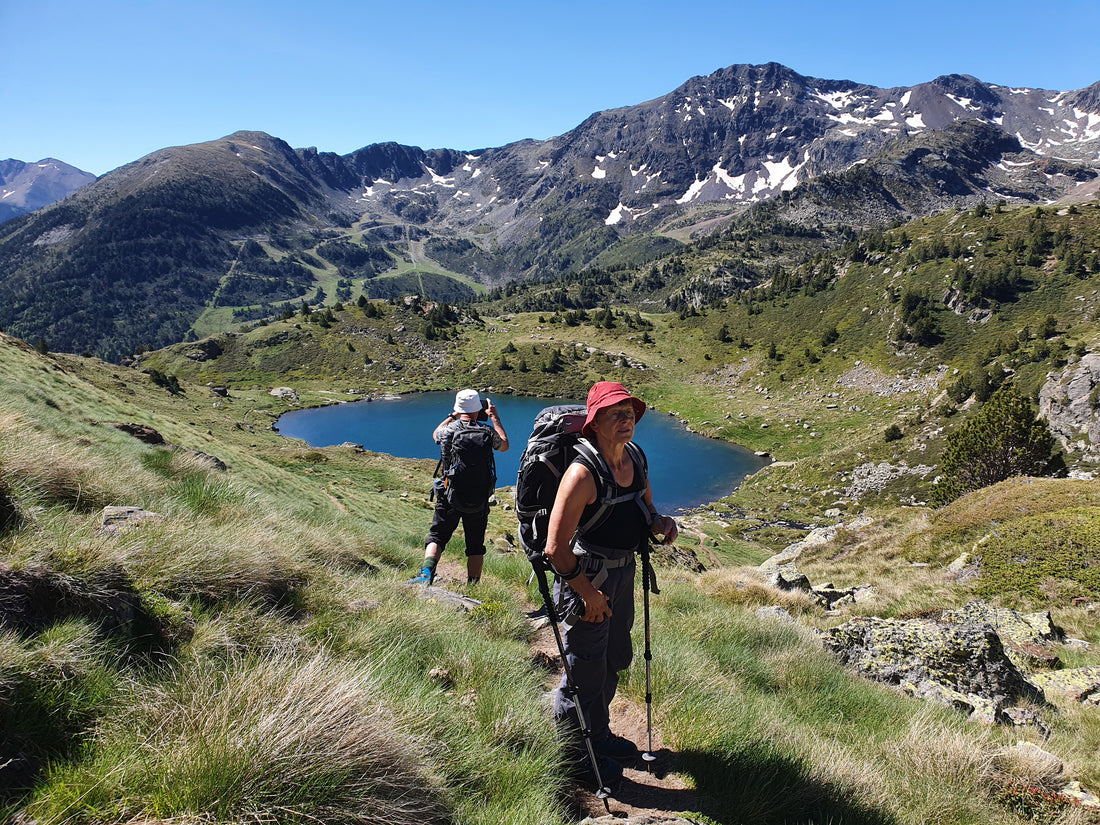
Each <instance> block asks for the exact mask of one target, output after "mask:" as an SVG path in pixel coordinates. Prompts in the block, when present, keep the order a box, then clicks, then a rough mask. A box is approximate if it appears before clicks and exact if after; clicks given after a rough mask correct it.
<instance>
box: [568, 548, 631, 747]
mask: <svg viewBox="0 0 1100 825" xmlns="http://www.w3.org/2000/svg"><path fill="white" fill-rule="evenodd" d="M584 563H586V564H587V565H589V566H595V565H596V564H598V563H599V562H598V560H590V559H585V560H584ZM636 566H637V565H636V564H635V563H634V559H633V557H631V559H630V562H629V563H628V564H627V565H626V566H624V567H617V568H614V569H610V570H607V579H606V580H605V581H604V582H602V583H600V584H597V585H596V586H597V589H599V590H602V591H603V593H604V594H605V595H606V596H607V600H608V602H609V603H610V605H611V618H610V619H604V620H603V621H602V622H586V621H584V620H583V619H581V618H579V617H580V616H582V615H584V601H583V600H582V599H581V598H580V596H578V595H577V594H576V593H575V592H574V591H573V588H571V587H570V586H569V585H568V584H566V583H565V582H563V581H561V580H560V579H558V580H557V581H556V582H555V583H554V601H555V603H556V604H557V606H558V610H559V615H560V616H561V617H562V637H563V641H564V642H565V656H566V659H567V661H568V663H569V667H570V669H571V671H572V674H573V682H574V683H575V686H576V688H577V701H578V702H580V705H581V711H582V712H583V713H584V719H585V721H586V722H587V723H588V727H589V730H591V731H592V738H593V739H594V740H596V741H599V740H601V739H606V738H607V737H608V736H609V735H610V734H611V729H610V727H609V724H608V723H609V720H610V711H609V708H610V707H611V700H612V699H614V698H615V690H616V689H617V688H618V686H619V671H621V670H626V669H627V668H628V667H630V662H631V659H633V657H634V648H633V646H632V645H631V642H630V630H631V628H632V627H633V626H634V571H635V568H636ZM586 575H587V576H588V578H589V580H591V581H593V583H596V582H597V581H598V576H597V575H596V574H595V573H587V572H586ZM566 686H567V682H566V678H565V673H564V672H563V673H562V678H561V684H560V685H559V686H558V690H557V691H556V692H555V694H554V718H555V719H557V721H558V722H559V723H565V724H571V725H573V726H578V721H577V712H576V709H575V707H574V703H573V700H572V699H571V698H570V697H569V696H568V695H567V692H566V691H565V690H564V689H565V688H566Z"/></svg>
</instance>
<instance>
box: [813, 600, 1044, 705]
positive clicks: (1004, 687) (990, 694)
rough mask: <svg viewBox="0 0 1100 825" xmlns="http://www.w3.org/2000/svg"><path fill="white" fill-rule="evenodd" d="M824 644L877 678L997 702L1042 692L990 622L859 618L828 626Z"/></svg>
mask: <svg viewBox="0 0 1100 825" xmlns="http://www.w3.org/2000/svg"><path fill="white" fill-rule="evenodd" d="M824 644H825V646H826V648H827V649H829V650H831V651H832V652H833V653H835V654H836V655H837V657H838V658H840V660H841V661H843V662H844V663H845V664H848V665H849V666H851V667H853V668H855V669H856V670H857V671H858V672H859V673H861V674H863V675H864V676H867V677H868V678H871V679H875V680H876V681H879V682H885V683H887V684H891V685H898V686H902V685H910V686H919V685H921V684H922V683H924V682H933V683H935V684H937V685H941V686H943V687H944V688H949V689H950V690H951V691H955V692H957V693H959V694H962V695H963V696H968V695H969V694H974V695H975V696H978V697H982V698H984V699H989V700H992V701H993V702H999V701H1004V700H1019V699H1026V700H1031V701H1038V702H1041V701H1042V693H1041V691H1039V690H1037V689H1036V688H1035V686H1034V685H1032V684H1030V683H1029V682H1028V681H1027V680H1026V679H1025V678H1024V677H1023V675H1022V674H1021V673H1020V671H1019V669H1017V667H1016V666H1015V665H1014V664H1013V663H1012V661H1011V660H1010V659H1009V658H1008V656H1007V655H1006V654H1005V651H1004V647H1003V646H1002V644H1001V640H1000V638H999V637H998V636H997V633H996V631H994V630H993V628H992V627H990V626H988V625H957V624H949V623H947V622H938V621H932V620H930V619H909V620H901V619H880V618H875V617H858V618H855V619H852V620H851V621H848V622H845V623H844V624H842V625H840V626H839V627H835V628H833V629H832V630H829V631H828V632H827V633H826V634H825V636H824ZM913 690H915V688H913ZM926 692H927V691H926Z"/></svg>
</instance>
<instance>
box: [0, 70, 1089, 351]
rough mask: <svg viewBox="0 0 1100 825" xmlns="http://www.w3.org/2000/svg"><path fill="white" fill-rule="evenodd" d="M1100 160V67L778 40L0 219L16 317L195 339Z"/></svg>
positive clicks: (201, 168)
mask: <svg viewBox="0 0 1100 825" xmlns="http://www.w3.org/2000/svg"><path fill="white" fill-rule="evenodd" d="M1098 174H1100V83H1096V84H1093V85H1092V86H1090V87H1088V88H1086V89H1080V90H1076V91H1063V92H1056V91H1047V90H1038V89H1012V88H1006V87H1001V86H995V85H991V84H987V83H983V82H981V81H979V80H977V79H975V78H973V77H969V76H961V75H948V76H945V77H940V78H937V79H936V80H933V81H931V82H929V83H923V84H920V85H917V86H913V87H911V88H895V89H879V88H876V87H873V86H866V85H861V84H857V83H852V82H850V81H844V80H822V79H818V78H809V77H804V76H802V75H800V74H798V73H796V72H794V71H792V70H791V69H788V68H786V67H784V66H781V65H778V64H774V63H771V64H767V65H763V66H732V67H730V68H727V69H723V70H720V71H718V72H716V73H714V74H712V75H710V76H707V77H697V78H693V79H692V80H689V81H688V82H687V83H685V84H684V85H682V86H681V87H680V88H678V89H676V90H675V91H673V92H671V93H669V94H667V95H665V96H664V97H660V98H657V99H656V100H652V101H649V102H646V103H641V104H639V105H636V106H630V107H625V108H621V109H614V110H609V111H605V112H598V113H596V114H594V115H592V116H591V117H589V118H588V119H587V120H585V121H584V122H583V123H582V124H580V125H579V126H577V127H576V128H575V129H573V130H571V131H570V132H568V133H566V134H564V135H562V136H560V137H555V138H551V139H549V140H545V141H535V140H526V141H520V142H518V143H513V144H509V145H507V146H503V147H499V148H490V149H482V150H478V151H458V150H453V149H438V150H422V149H419V148H416V147H409V146H401V145H398V144H393V143H389V144H376V145H372V146H367V147H365V148H363V149H360V150H358V151H355V152H352V153H350V154H348V155H337V154H334V153H329V152H318V151H317V150H316V149H312V148H310V149H297V150H296V149H292V148H291V147H290V146H288V145H287V144H286V143H285V142H283V141H281V140H279V139H277V138H273V137H271V136H270V135H266V134H263V133H260V132H238V133H236V134H234V135H230V136H229V137H226V138H222V139H220V140H215V141H211V142H209V143H203V144H196V145H192V146H183V147H175V148H170V149H163V150H161V151H158V152H155V153H153V154H151V155H149V156H147V157H145V158H142V159H141V160H139V161H136V162H134V163H131V164H128V165H126V166H123V167H121V168H120V169H117V170H115V171H114V172H111V173H109V174H107V175H104V176H103V177H102V178H100V179H98V180H96V181H95V182H94V183H91V184H89V185H88V186H85V187H83V188H82V189H80V190H79V191H77V192H76V193H75V194H74V195H72V196H71V197H69V198H67V199H65V200H63V201H61V202H59V203H56V204H54V205H52V206H50V207H47V208H45V209H42V210H40V211H38V212H36V213H34V214H32V215H27V216H24V217H22V218H19V219H16V220H12V221H8V222H7V223H6V224H3V225H2V226H0V273H2V274H0V327H3V328H4V330H5V331H8V332H11V333H13V334H15V335H19V336H21V337H24V338H28V339H36V338H38V337H42V338H44V339H46V340H47V341H48V342H49V345H50V346H51V347H53V348H55V349H65V350H76V351H80V350H84V349H87V350H90V351H93V352H95V353H96V354H99V355H103V356H105V357H108V358H112V359H117V358H119V357H121V356H124V355H126V354H128V353H129V352H132V351H133V349H134V348H135V347H137V346H141V345H148V346H161V345H164V344H167V343H171V342H175V341H179V340H181V339H182V338H183V337H184V336H185V335H187V334H188V333H189V331H191V330H193V325H194V324H195V322H196V320H197V319H199V318H200V316H202V317H205V318H206V319H207V321H208V324H209V323H213V321H212V320H211V318H212V316H211V314H210V313H211V311H214V310H217V309H218V308H238V309H241V308H252V309H251V310H248V311H252V312H256V313H262V312H265V311H270V307H271V306H272V305H275V304H277V303H278V302H282V301H292V302H295V301H296V302H300V301H301V300H302V299H303V298H305V299H310V300H312V298H313V297H317V296H316V290H317V287H318V286H321V287H322V288H323V289H324V290H325V293H326V295H327V296H328V297H329V300H330V301H331V300H332V298H333V297H334V296H352V295H355V294H358V293H359V291H360V289H364V290H365V291H366V292H367V293H368V294H371V295H374V296H387V295H392V294H395V293H399V292H401V291H406V290H415V291H423V292H428V293H429V294H434V295H435V297H443V298H448V299H451V298H455V297H461V296H462V295H463V294H471V293H470V288H469V287H468V286H466V285H465V284H464V283H462V280H465V281H466V282H469V281H473V282H476V283H480V284H483V285H487V286H492V285H499V284H502V283H505V282H507V281H510V280H515V279H525V278H531V277H536V278H553V277H556V276H557V275H559V274H561V273H564V272H569V271H576V270H578V269H580V268H583V267H585V266H589V265H591V264H592V263H593V262H597V263H599V262H600V261H601V260H605V259H606V255H607V253H608V251H609V250H614V249H617V248H620V247H624V246H626V245H629V248H630V260H631V261H633V262H635V263H642V262H644V261H645V260H647V259H648V258H653V257H656V256H658V255H661V254H665V253H666V252H667V251H668V250H669V248H670V244H671V245H673V246H675V245H676V243H677V241H676V240H675V239H681V240H682V239H686V238H689V237H691V236H692V235H693V234H694V235H698V234H701V233H705V232H707V231H709V230H710V229H712V228H714V227H716V226H718V225H720V224H722V223H723V222H725V221H727V220H729V219H730V218H732V217H734V216H736V215H739V214H741V213H742V212H744V211H745V210H746V209H751V208H753V207H754V206H755V205H761V204H768V203H770V204H772V208H773V209H774V208H775V207H776V206H778V208H779V210H780V212H781V216H782V217H783V218H784V219H785V220H789V221H794V222H801V223H806V224H816V223H819V222H824V223H832V224H845V225H851V226H854V227H856V228H862V227H869V226H875V225H878V224H882V223H884V222H887V221H892V220H906V219H909V218H912V217H915V216H919V215H924V214H929V213H932V212H935V211H938V210H942V209H944V208H948V207H952V206H972V205H975V204H977V203H979V202H982V201H990V202H993V201H997V200H1005V201H1007V202H1048V201H1054V200H1057V199H1060V198H1066V197H1082V198H1083V197H1091V196H1094V195H1095V193H1096V191H1097V187H1098V183H1097V181H1098ZM432 272H436V273H440V275H439V276H438V277H432V275H431V273H432ZM406 273H411V274H406ZM448 274H453V275H457V276H460V277H459V278H458V279H449V278H448V277H447V275H448ZM204 313H206V315H205V316H204ZM246 316H247V311H246V312H245V315H243V316H242V315H239V316H238V317H246ZM208 324H207V326H208Z"/></svg>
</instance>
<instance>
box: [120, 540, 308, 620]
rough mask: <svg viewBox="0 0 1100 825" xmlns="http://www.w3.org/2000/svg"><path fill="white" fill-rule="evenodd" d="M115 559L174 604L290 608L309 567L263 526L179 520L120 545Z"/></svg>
mask: <svg viewBox="0 0 1100 825" xmlns="http://www.w3.org/2000/svg"><path fill="white" fill-rule="evenodd" d="M117 557H118V558H119V559H120V560H121V561H122V562H123V563H124V564H125V565H126V566H127V568H128V569H130V570H132V571H133V572H134V575H135V576H136V578H137V579H138V580H140V581H141V582H143V583H144V584H145V585H146V586H149V587H153V588H155V589H157V590H159V591H160V592H162V593H164V594H165V595H166V596H170V597H172V598H177V599H178V598H185V597H194V598H197V599H199V600H201V601H204V602H206V603H216V602H220V601H225V600H247V601H257V602H260V603H263V604H269V605H278V606H286V607H291V606H293V605H294V603H295V599H296V598H297V596H298V594H299V593H300V591H301V589H302V588H303V587H304V586H305V584H306V582H307V581H308V578H309V572H308V565H307V564H306V563H305V562H304V561H303V560H302V559H301V558H300V557H299V556H297V554H296V553H295V552H294V548H292V547H288V546H286V544H285V542H284V541H283V540H281V539H280V538H279V537H278V534H277V532H275V531H272V530H271V529H270V526H265V525H264V524H263V521H262V520H260V521H259V522H257V521H256V520H251V519H245V518H242V519H241V520H240V521H236V522H233V521H225V522H222V523H211V522H210V521H204V520H201V519H194V518H176V519H172V520H168V521H166V522H163V523H161V524H159V525H156V526H152V527H150V528H148V529H143V530H142V532H141V535H140V536H137V535H135V536H134V537H133V538H131V539H128V540H126V541H124V542H122V543H120V545H119V547H118V548H117Z"/></svg>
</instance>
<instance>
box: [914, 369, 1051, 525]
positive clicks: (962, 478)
mask: <svg viewBox="0 0 1100 825" xmlns="http://www.w3.org/2000/svg"><path fill="white" fill-rule="evenodd" d="M1064 468H1065V462H1064V461H1063V459H1062V456H1061V453H1058V452H1057V451H1056V447H1055V440H1054V436H1053V435H1052V434H1051V432H1050V429H1049V428H1048V427H1047V425H1046V422H1045V421H1041V420H1039V419H1038V418H1037V417H1036V415H1035V412H1034V411H1033V410H1032V408H1031V404H1030V403H1029V402H1028V400H1027V399H1026V398H1024V397H1023V396H1022V395H1020V393H1019V392H1018V391H1017V390H1016V388H1015V387H1013V386H1012V385H1011V384H1003V385H1002V386H1001V387H1000V389H998V390H997V391H996V392H995V393H993V395H992V396H991V397H990V399H989V400H988V401H987V402H986V403H985V404H984V405H982V407H981V409H979V410H978V411H977V412H976V413H974V414H973V415H972V416H971V417H970V419H969V420H967V422H966V423H965V424H963V425H962V426H961V427H960V428H959V429H958V430H956V431H955V432H953V433H952V434H951V435H949V436H948V437H947V449H946V450H944V454H943V458H942V459H941V461H940V481H939V484H937V485H936V487H935V489H934V490H933V493H932V496H931V500H932V503H933V504H937V505H939V504H948V503H949V502H952V501H954V500H955V499H956V498H958V497H959V496H962V495H965V494H966V493H969V492H972V491H974V490H978V489H981V488H982V487H988V486H989V485H991V484H996V483H997V482H998V481H1004V480H1005V479H1006V478H1011V477H1012V476H1017V475H1031V476H1043V475H1056V474H1058V473H1059V472H1061V471H1062V470H1064Z"/></svg>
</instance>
